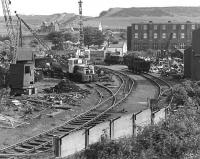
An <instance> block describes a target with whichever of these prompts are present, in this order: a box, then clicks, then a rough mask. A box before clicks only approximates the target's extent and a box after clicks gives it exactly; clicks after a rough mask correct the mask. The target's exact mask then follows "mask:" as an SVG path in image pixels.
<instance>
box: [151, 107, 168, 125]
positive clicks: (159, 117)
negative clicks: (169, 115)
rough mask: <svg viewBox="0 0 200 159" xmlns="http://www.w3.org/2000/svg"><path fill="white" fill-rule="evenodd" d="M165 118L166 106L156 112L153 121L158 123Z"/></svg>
mask: <svg viewBox="0 0 200 159" xmlns="http://www.w3.org/2000/svg"><path fill="white" fill-rule="evenodd" d="M164 119H165V108H163V109H161V110H159V111H158V112H156V113H154V118H153V123H154V124H158V122H160V121H161V120H164Z"/></svg>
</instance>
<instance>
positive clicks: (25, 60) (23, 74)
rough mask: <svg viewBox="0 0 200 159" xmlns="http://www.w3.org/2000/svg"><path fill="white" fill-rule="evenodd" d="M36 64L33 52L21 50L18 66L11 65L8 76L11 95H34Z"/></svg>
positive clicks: (18, 55) (18, 56)
mask: <svg viewBox="0 0 200 159" xmlns="http://www.w3.org/2000/svg"><path fill="white" fill-rule="evenodd" d="M34 69H35V62H34V56H33V54H32V52H30V51H27V50H22V49H19V52H18V54H17V62H16V64H11V65H10V68H9V75H8V85H9V87H10V88H11V94H14V95H16V94H29V95H30V94H33V93H34V92H35V88H34V84H35V81H34Z"/></svg>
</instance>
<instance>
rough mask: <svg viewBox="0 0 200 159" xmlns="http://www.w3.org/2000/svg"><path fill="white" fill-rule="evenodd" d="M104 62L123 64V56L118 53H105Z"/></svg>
mask: <svg viewBox="0 0 200 159" xmlns="http://www.w3.org/2000/svg"><path fill="white" fill-rule="evenodd" d="M104 62H105V63H106V64H107V65H115V64H123V57H122V56H119V55H110V54H108V55H106V57H105V60H104Z"/></svg>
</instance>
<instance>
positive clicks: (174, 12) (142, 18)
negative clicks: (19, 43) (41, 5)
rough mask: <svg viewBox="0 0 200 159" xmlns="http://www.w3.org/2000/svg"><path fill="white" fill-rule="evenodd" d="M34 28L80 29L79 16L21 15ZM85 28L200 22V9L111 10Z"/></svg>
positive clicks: (88, 21)
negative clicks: (48, 25) (55, 25)
mask: <svg viewBox="0 0 200 159" xmlns="http://www.w3.org/2000/svg"><path fill="white" fill-rule="evenodd" d="M21 17H22V18H23V19H24V20H25V21H26V22H27V23H28V24H29V25H30V26H31V27H33V28H38V27H39V26H40V25H41V23H42V22H43V21H46V22H48V23H50V22H53V21H57V22H58V23H59V24H60V26H61V28H66V27H78V21H79V16H78V15H76V14H74V13H58V14H52V15H21ZM83 20H84V26H96V27H97V26H98V25H99V23H100V22H101V24H102V26H103V28H126V27H127V26H128V25H131V23H140V22H148V21H153V22H167V21H169V20H170V21H172V22H186V21H191V22H200V7H147V8H144V7H141V8H135V7H132V8H110V9H108V10H107V11H102V12H101V13H100V14H99V16H98V17H83ZM0 22H1V27H0V34H2V33H5V32H6V31H5V24H4V19H3V17H0Z"/></svg>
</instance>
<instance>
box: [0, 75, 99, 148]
mask: <svg viewBox="0 0 200 159" xmlns="http://www.w3.org/2000/svg"><path fill="white" fill-rule="evenodd" d="M58 82H59V80H58V79H45V80H44V81H42V82H38V83H37V84H36V87H37V88H38V95H39V96H40V95H43V91H42V90H43V89H44V88H49V87H53V86H55V85H56V84H57V83H58ZM78 86H80V87H81V88H82V89H86V86H85V85H83V84H78ZM98 99H99V98H98V94H97V93H96V91H95V90H93V89H90V94H89V95H88V96H87V97H85V98H84V99H81V100H80V105H78V106H71V105H68V104H67V103H64V104H63V105H62V106H65V107H69V108H70V109H69V110H58V109H51V108H48V109H46V110H43V111H39V112H38V114H40V115H38V116H37V113H35V114H34V116H35V117H36V118H28V119H27V120H25V122H26V123H25V124H23V125H21V126H19V127H16V128H11V129H7V128H0V148H1V149H2V148H4V147H7V146H10V145H12V144H16V143H18V142H20V141H23V140H25V139H28V138H30V137H33V136H35V135H38V134H40V133H42V132H43V131H47V130H50V129H51V128H53V127H56V126H58V125H61V124H62V123H64V122H66V121H68V120H69V119H71V118H72V117H74V116H75V115H78V114H80V113H82V112H84V111H86V110H87V109H88V108H90V107H91V106H93V105H95V104H96V103H97V102H98ZM39 106H40V105H38V107H39Z"/></svg>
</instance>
